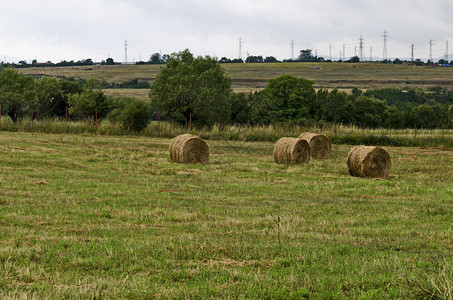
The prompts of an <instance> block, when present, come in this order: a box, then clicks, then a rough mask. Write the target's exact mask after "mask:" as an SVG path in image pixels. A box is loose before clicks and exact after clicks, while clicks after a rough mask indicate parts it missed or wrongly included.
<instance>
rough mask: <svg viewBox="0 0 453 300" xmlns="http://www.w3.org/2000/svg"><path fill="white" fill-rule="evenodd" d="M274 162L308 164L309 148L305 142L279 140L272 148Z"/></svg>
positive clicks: (286, 139) (287, 139)
mask: <svg viewBox="0 0 453 300" xmlns="http://www.w3.org/2000/svg"><path fill="white" fill-rule="evenodd" d="M274 161H275V162H276V163H277V164H289V165H296V164H308V162H309V161H310V146H309V145H308V142H307V141H306V140H301V139H297V138H281V139H279V140H278V141H277V142H276V143H275V146H274Z"/></svg>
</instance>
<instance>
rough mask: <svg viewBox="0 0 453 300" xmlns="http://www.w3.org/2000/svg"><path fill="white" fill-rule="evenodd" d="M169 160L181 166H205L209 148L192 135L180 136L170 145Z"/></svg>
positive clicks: (207, 160)
mask: <svg viewBox="0 0 453 300" xmlns="http://www.w3.org/2000/svg"><path fill="white" fill-rule="evenodd" d="M170 159H171V160H172V161H174V162H177V163H182V164H207V163H208V162H209V147H208V145H207V144H206V142H205V141H203V140H202V139H200V138H199V137H198V136H196V135H193V134H181V135H178V136H177V137H175V138H174V139H173V140H172V141H171V143H170Z"/></svg>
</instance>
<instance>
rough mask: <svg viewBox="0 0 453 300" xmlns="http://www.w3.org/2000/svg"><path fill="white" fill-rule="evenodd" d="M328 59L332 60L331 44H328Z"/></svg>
mask: <svg viewBox="0 0 453 300" xmlns="http://www.w3.org/2000/svg"><path fill="white" fill-rule="evenodd" d="M329 60H330V61H332V44H329Z"/></svg>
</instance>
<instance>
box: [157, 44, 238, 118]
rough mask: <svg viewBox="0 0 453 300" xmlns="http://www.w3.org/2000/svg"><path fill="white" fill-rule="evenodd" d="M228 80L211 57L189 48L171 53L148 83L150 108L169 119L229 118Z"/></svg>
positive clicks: (229, 81)
mask: <svg viewBox="0 0 453 300" xmlns="http://www.w3.org/2000/svg"><path fill="white" fill-rule="evenodd" d="M230 93H231V80H230V79H229V78H228V77H226V75H225V71H224V70H223V68H222V67H221V66H220V64H219V63H218V62H217V61H216V60H215V59H213V58H211V57H209V56H206V57H201V56H199V57H197V58H195V57H194V56H193V55H192V53H190V51H189V50H187V49H186V50H184V51H182V52H179V53H175V54H172V55H171V57H170V58H169V59H168V61H167V64H166V65H165V66H163V67H162V68H161V70H160V72H159V74H158V75H157V77H156V80H155V81H154V83H153V84H152V85H151V91H150V93H149V96H150V98H151V106H152V109H153V111H155V112H156V113H159V114H160V115H161V116H163V117H165V118H168V119H170V120H172V121H176V122H180V123H183V124H184V123H185V122H187V121H188V120H189V115H190V114H192V118H193V120H194V122H198V123H200V124H207V125H211V124H213V123H215V122H216V121H217V120H218V118H219V116H220V117H221V119H222V120H224V121H229V119H230V114H231V104H230V101H229V99H230V98H229V95H230Z"/></svg>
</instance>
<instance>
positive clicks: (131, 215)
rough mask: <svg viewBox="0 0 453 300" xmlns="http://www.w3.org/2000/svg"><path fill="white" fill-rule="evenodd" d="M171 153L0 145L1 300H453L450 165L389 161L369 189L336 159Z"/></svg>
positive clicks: (23, 139)
mask: <svg viewBox="0 0 453 300" xmlns="http://www.w3.org/2000/svg"><path fill="white" fill-rule="evenodd" d="M170 141H171V140H170V139H164V138H148V137H124V136H122V137H108V136H95V135H64V134H60V135H51V134H37V133H17V132H1V133H0V298H2V299H8V298H11V299H16V298H33V297H35V298H52V299H55V298H57V299H59V298H70V299H71V298H93V299H94V298H96V299H101V298H107V299H111V298H114V299H115V298H118V299H122V298H135V299H147V298H148V299H150V298H221V297H223V298H240V297H246V298H252V297H254V298H275V299H288V298H297V299H300V298H310V299H327V298H329V299H341V298H366V299H385V298H392V299H393V298H404V299H414V298H425V297H426V298H433V299H451V298H452V296H453V288H452V287H453V226H452V225H453V224H452V220H453V200H452V199H453V183H452V178H453V171H452V168H451V166H452V165H453V151H452V150H445V149H440V148H409V147H408V148H399V147H387V150H388V152H389V154H390V156H391V159H392V168H391V171H390V176H389V179H388V180H371V179H360V178H354V177H351V176H349V175H348V172H347V167H346V158H347V154H348V152H349V150H350V149H351V146H347V145H333V156H332V158H331V159H329V160H312V161H310V163H309V164H308V165H303V166H283V165H277V164H275V163H274V162H273V159H272V151H273V144H272V143H267V142H266V143H257V142H255V143H251V142H241V141H234V142H231V141H212V140H208V141H207V142H208V145H209V147H210V163H209V164H207V165H181V164H175V163H172V162H171V161H170V159H169V155H168V146H169V144H170Z"/></svg>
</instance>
